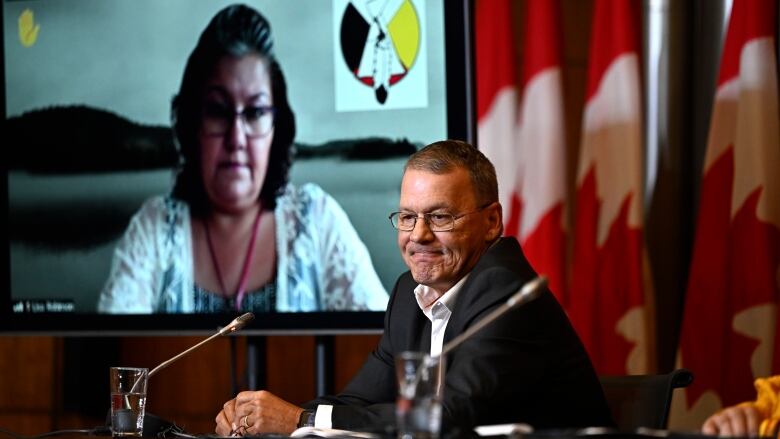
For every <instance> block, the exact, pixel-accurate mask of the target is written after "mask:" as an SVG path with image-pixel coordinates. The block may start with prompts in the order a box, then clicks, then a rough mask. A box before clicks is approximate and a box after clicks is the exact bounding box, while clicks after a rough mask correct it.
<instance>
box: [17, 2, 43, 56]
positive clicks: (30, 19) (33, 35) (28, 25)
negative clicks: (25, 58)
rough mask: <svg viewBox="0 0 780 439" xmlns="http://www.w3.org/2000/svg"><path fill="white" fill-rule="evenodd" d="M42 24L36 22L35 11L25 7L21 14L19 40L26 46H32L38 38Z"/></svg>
mask: <svg viewBox="0 0 780 439" xmlns="http://www.w3.org/2000/svg"><path fill="white" fill-rule="evenodd" d="M40 30H41V25H40V24H37V23H36V22H35V16H34V15H33V11H31V10H29V9H25V10H24V11H22V15H20V16H19V41H20V42H21V43H22V46H24V47H30V46H32V45H33V44H35V41H37V40H38V31H40Z"/></svg>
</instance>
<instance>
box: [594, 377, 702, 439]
mask: <svg viewBox="0 0 780 439" xmlns="http://www.w3.org/2000/svg"><path fill="white" fill-rule="evenodd" d="M599 381H601V387H602V388H603V389H604V395H605V396H606V398H607V404H608V405H609V409H610V411H611V412H612V418H613V419H614V420H615V423H616V424H617V427H618V429H620V430H621V431H626V432H628V431H631V432H633V431H635V430H636V429H637V428H639V427H647V428H653V429H665V428H666V425H667V421H668V418H669V408H670V406H671V403H672V391H673V390H674V389H677V388H682V387H687V386H688V385H690V384H691V382H693V374H692V373H691V372H690V371H689V370H687V369H677V370H675V371H673V372H670V373H667V374H662V375H624V376H601V377H599Z"/></svg>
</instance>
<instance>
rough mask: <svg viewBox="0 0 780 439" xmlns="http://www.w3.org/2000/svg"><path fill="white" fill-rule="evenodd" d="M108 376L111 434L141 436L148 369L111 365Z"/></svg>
mask: <svg viewBox="0 0 780 439" xmlns="http://www.w3.org/2000/svg"><path fill="white" fill-rule="evenodd" d="M110 377H111V434H112V435H113V436H139V437H140V436H142V435H143V427H144V411H145V408H146V383H147V380H148V378H149V369H145V368H137V367H112V368H111V371H110Z"/></svg>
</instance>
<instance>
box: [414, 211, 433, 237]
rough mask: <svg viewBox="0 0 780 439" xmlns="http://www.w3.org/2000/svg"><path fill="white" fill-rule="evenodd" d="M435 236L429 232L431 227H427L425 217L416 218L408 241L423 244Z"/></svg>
mask: <svg viewBox="0 0 780 439" xmlns="http://www.w3.org/2000/svg"><path fill="white" fill-rule="evenodd" d="M434 236H435V235H434V234H433V232H432V231H431V227H430V226H429V225H428V221H426V220H425V217H423V216H420V217H417V221H415V222H414V228H413V229H412V232H411V234H410V235H409V239H410V240H412V241H413V242H425V241H430V240H432V239H433V237H434Z"/></svg>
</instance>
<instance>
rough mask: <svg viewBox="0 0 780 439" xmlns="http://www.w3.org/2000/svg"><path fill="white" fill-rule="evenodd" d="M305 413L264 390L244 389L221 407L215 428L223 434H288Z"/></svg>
mask: <svg viewBox="0 0 780 439" xmlns="http://www.w3.org/2000/svg"><path fill="white" fill-rule="evenodd" d="M302 412H303V409H302V408H300V407H298V406H296V405H293V404H290V403H289V402H287V401H285V400H283V399H281V398H279V397H278V396H276V395H274V394H273V393H271V392H268V391H265V390H260V391H256V392H241V393H239V394H238V396H236V397H235V399H231V400H230V401H228V402H226V403H225V404H224V405H223V406H222V411H220V412H219V414H218V415H217V417H216V419H215V420H216V422H217V426H216V428H215V431H216V433H217V434H218V435H220V436H230V435H231V434H236V433H238V434H240V435H258V434H260V433H283V434H289V433H292V432H293V430H295V428H296V427H297V426H298V419H299V418H300V417H301V413H302Z"/></svg>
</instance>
